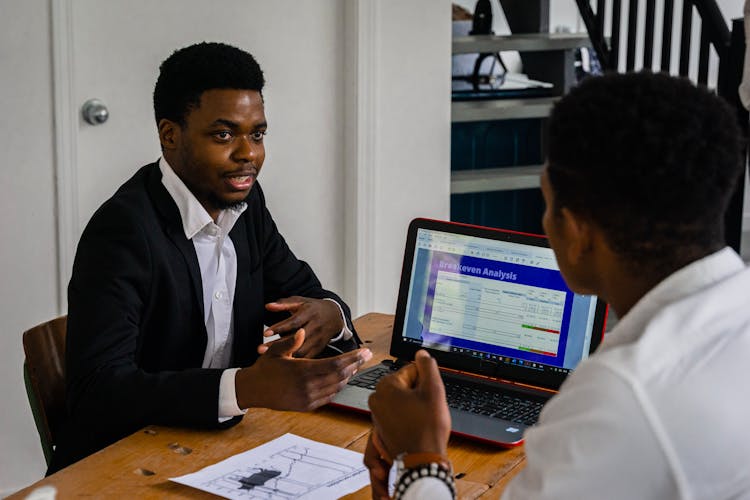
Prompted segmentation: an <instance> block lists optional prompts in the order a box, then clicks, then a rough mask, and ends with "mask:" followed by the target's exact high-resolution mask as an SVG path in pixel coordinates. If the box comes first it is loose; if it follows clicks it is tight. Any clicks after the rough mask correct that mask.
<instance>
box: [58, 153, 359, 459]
mask: <svg viewBox="0 0 750 500" xmlns="http://www.w3.org/2000/svg"><path fill="white" fill-rule="evenodd" d="M246 202H247V205H248V207H247V209H246V210H245V212H244V213H243V214H242V216H241V217H240V219H239V220H238V221H237V223H236V224H235V225H234V227H233V228H232V231H231V232H230V233H229V236H230V238H231V240H232V243H233V244H234V247H235V250H236V253H237V283H236V288H235V296H234V343H233V348H232V355H233V366H238V367H242V366H248V365H251V364H252V363H253V362H254V361H255V359H256V358H257V352H256V348H257V346H258V345H259V344H261V343H262V342H263V337H262V332H263V325H264V324H265V325H271V324H273V323H274V322H276V321H278V320H280V319H281V317H280V316H278V315H274V314H271V313H269V312H268V311H266V310H265V308H264V305H265V304H266V303H268V302H271V301H274V300H276V299H279V298H281V297H287V296H290V295H302V296H306V297H312V298H326V297H327V298H332V299H334V300H336V301H337V302H338V303H339V304H340V305H341V307H342V308H343V310H344V312H345V315H346V317H347V323H348V326H349V328H350V329H352V331H354V329H353V325H352V323H351V317H350V313H349V309H348V307H347V306H346V304H345V303H344V302H343V301H342V300H341V299H340V298H339V297H338V296H336V295H335V294H334V293H332V292H329V291H327V290H324V289H323V288H322V287H321V285H320V282H319V281H318V279H317V277H316V276H315V274H314V273H313V271H312V269H310V266H308V265H307V264H306V263H305V262H302V261H300V260H298V259H297V258H296V257H295V256H294V254H293V253H292V251H291V250H290V249H289V247H288V246H287V244H286V242H285V241H284V238H283V237H282V236H281V235H280V234H279V232H278V231H277V229H276V224H275V223H274V221H273V219H272V218H271V215H270V213H269V212H268V210H267V209H266V205H265V199H264V197H263V191H262V190H261V188H260V185H257V184H256V185H255V186H254V187H253V189H252V190H251V191H250V194H249V195H248V197H247V199H246ZM203 318H204V314H203V291H202V283H201V275H200V268H199V265H198V258H197V255H196V253H195V248H194V246H193V243H192V241H190V240H188V239H187V238H186V237H185V233H184V231H183V228H182V221H181V218H180V213H179V211H178V209H177V205H176V204H175V203H174V201H173V199H172V197H171V196H170V195H169V193H168V192H167V190H166V189H165V188H164V186H163V184H162V182H161V172H160V170H159V167H158V164H157V163H154V164H151V165H147V166H145V167H143V168H141V169H140V170H139V171H138V172H137V173H136V174H135V175H134V176H133V177H132V178H131V179H130V180H128V181H127V182H126V183H125V184H124V185H123V186H122V187H120V189H119V190H118V191H117V192H116V193H115V195H114V196H113V197H112V198H110V199H109V200H108V201H107V202H105V203H104V205H102V206H101V208H99V210H97V211H96V213H95V214H94V216H93V217H92V218H91V221H90V222H89V223H88V225H87V227H86V229H85V230H84V232H83V235H82V236H81V240H80V242H79V244H78V250H77V252H76V257H75V262H74V265H73V275H72V278H71V281H70V284H69V286H68V333H67V341H66V385H67V406H68V412H69V417H68V419H67V422H65V424H64V425H63V427H62V428H61V429H60V433H59V438H58V443H57V447H56V450H55V454H54V456H53V461H52V463H51V465H50V470H49V471H48V472H49V473H51V472H54V471H55V470H58V469H60V468H62V467H65V466H66V465H69V464H71V463H73V462H75V461H77V460H79V459H81V458H83V457H85V456H87V455H89V454H91V453H93V452H94V451H97V450H98V449H101V448H103V447H105V446H107V445H109V444H110V443H113V442H114V441H116V440H118V439H120V438H122V437H124V436H126V435H128V434H130V433H132V432H134V431H136V430H137V429H139V428H141V427H143V426H144V425H147V424H164V425H179V426H193V427H195V426H197V427H227V426H230V425H233V424H235V423H237V422H239V420H240V418H241V417H236V418H234V419H232V420H230V421H229V422H226V423H224V424H219V423H218V398H219V380H220V377H221V373H222V370H220V369H204V368H201V364H202V361H203V356H204V354H205V350H206V342H207V334H206V328H205V323H204V319H203ZM357 341H358V339H357V338H356V335H355V338H354V339H353V340H351V341H345V342H342V343H341V345H339V346H338V347H339V348H343V349H346V350H350V349H353V348H355V347H356V346H357Z"/></svg>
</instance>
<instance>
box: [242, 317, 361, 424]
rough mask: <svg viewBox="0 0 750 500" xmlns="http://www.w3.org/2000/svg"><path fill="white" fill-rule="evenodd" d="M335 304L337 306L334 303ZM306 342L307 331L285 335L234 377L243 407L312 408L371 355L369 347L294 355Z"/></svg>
mask: <svg viewBox="0 0 750 500" xmlns="http://www.w3.org/2000/svg"><path fill="white" fill-rule="evenodd" d="M334 307H335V306H334ZM304 341H305V330H303V329H299V330H297V332H296V333H295V334H294V335H288V336H286V337H283V338H281V339H279V340H277V341H275V342H273V343H272V344H270V345H269V348H268V349H267V350H266V353H265V355H263V356H261V357H260V358H258V360H257V361H256V362H255V364H253V365H252V366H249V367H247V368H243V369H241V370H239V371H238V372H237V375H236V376H235V391H236V394H237V403H238V404H239V406H240V408H251V407H262V408H271V409H274V410H295V411H309V410H314V409H315V408H317V407H319V406H322V405H324V404H326V403H328V402H330V401H331V399H332V398H333V396H334V395H335V394H336V393H337V392H338V391H340V390H341V389H342V388H343V387H344V386H345V385H346V383H347V381H348V380H349V377H351V376H352V375H354V373H356V371H357V369H358V368H359V367H360V365H362V363H365V362H366V361H368V360H369V359H370V358H371V357H372V353H371V352H370V350H369V349H357V350H354V351H350V352H347V353H345V354H341V355H339V356H334V357H331V358H325V359H298V358H294V357H292V354H293V353H295V352H297V351H298V350H299V349H300V347H301V346H302V344H303V343H304Z"/></svg>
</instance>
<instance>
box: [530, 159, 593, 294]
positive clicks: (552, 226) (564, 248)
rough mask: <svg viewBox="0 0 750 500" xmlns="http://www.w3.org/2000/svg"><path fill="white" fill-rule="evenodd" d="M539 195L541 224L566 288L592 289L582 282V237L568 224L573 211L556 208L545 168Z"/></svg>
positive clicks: (583, 280) (577, 291) (580, 290)
mask: <svg viewBox="0 0 750 500" xmlns="http://www.w3.org/2000/svg"><path fill="white" fill-rule="evenodd" d="M540 180H541V187H542V196H544V203H545V209H544V215H543V216H542V227H543V228H544V233H545V234H546V235H547V238H549V244H550V246H551V247H552V250H553V251H554V252H555V258H557V265H558V266H559V267H560V272H561V273H562V276H563V278H564V279H565V283H566V284H567V285H568V288H570V289H571V290H573V291H574V292H576V293H591V290H589V289H588V287H587V286H586V285H585V284H584V283H585V282H586V281H587V279H586V277H585V275H586V274H587V272H586V268H585V267H582V264H581V259H580V258H579V257H580V245H581V241H578V239H577V237H578V234H577V232H576V231H575V230H574V229H575V228H574V226H571V223H572V220H571V219H570V218H571V217H572V214H571V212H570V211H568V210H565V209H563V210H561V211H556V210H555V193H554V191H553V189H552V185H551V184H550V182H549V177H548V176H547V169H544V171H543V172H542V176H541V179H540Z"/></svg>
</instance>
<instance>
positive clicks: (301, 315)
mask: <svg viewBox="0 0 750 500" xmlns="http://www.w3.org/2000/svg"><path fill="white" fill-rule="evenodd" d="M266 309H268V310H269V311H271V312H283V311H286V312H289V313H290V314H291V316H290V317H289V318H287V319H285V320H283V321H279V322H278V323H276V324H273V325H271V326H269V327H268V329H267V330H266V331H265V332H263V336H265V337H271V336H273V335H275V334H279V335H281V336H282V337H284V336H286V335H289V334H291V333H293V332H296V331H297V330H299V329H300V328H304V329H305V341H304V342H303V344H302V345H301V346H300V347H299V349H298V350H297V351H295V352H294V356H295V357H297V358H312V357H315V356H316V355H318V354H320V352H322V351H323V349H325V347H326V346H327V345H328V342H329V341H330V340H331V339H332V338H334V337H336V336H337V335H338V334H340V333H341V330H342V329H343V328H344V321H343V319H342V318H341V311H340V309H339V308H338V306H337V305H336V304H334V303H333V302H331V301H330V300H323V299H309V298H307V297H298V296H294V297H289V298H286V299H279V300H277V301H276V302H271V303H269V304H266ZM274 342H278V341H274ZM272 344H273V342H269V343H267V344H263V345H261V346H259V347H258V352H259V353H260V354H263V353H265V352H266V351H267V350H268V348H269V346H270V345H272Z"/></svg>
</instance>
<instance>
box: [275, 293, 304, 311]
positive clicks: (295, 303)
mask: <svg viewBox="0 0 750 500" xmlns="http://www.w3.org/2000/svg"><path fill="white" fill-rule="evenodd" d="M304 302H305V301H304V300H303V299H302V297H296V296H295V297H287V298H284V299H278V300H276V301H274V302H269V303H268V304H266V309H267V310H269V311H272V312H279V311H289V310H291V309H296V308H298V307H300V306H302V304H304Z"/></svg>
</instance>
